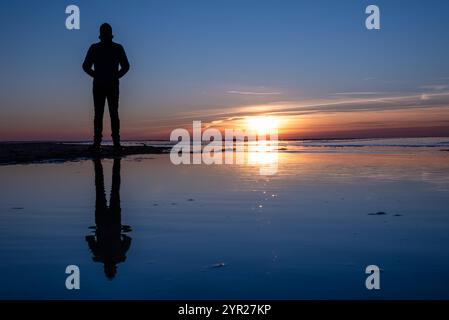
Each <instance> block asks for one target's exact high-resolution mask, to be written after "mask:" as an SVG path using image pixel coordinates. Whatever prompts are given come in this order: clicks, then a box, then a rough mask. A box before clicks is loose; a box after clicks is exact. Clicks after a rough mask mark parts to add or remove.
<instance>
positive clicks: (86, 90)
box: [0, 0, 449, 140]
mask: <svg viewBox="0 0 449 320" xmlns="http://www.w3.org/2000/svg"><path fill="white" fill-rule="evenodd" d="M69 4H76V5H78V6H79V7H80V10H81V29H80V30H72V31H69V30H67V29H66V28H65V19H66V17H67V15H66V14H65V7H66V6H67V5H69ZM369 4H376V5H378V6H379V7H380V10H381V30H380V31H368V30H367V29H366V28H365V27H364V23H365V18H366V15H365V13H364V12H365V8H366V6H367V5H369ZM448 14H449V1H446V0H441V1H437V0H432V1H401V0H388V1H380V0H375V1H355V0H341V1H335V0H329V1H316V0H314V1H312V0H310V1H299V0H295V1H279V0H263V1H262V0H258V1H252V0H238V1H233V0H226V1H225V0H221V1H218V0H217V1H197V0H190V1H185V0H184V1H167V0H163V1H162V0H161V1H56V0H55V1H39V2H38V1H34V2H33V3H31V1H20V0H19V1H1V2H0V26H1V28H0V39H1V40H2V46H1V51H0V56H1V59H0V70H1V75H2V76H1V77H0V140H82V139H90V138H91V131H92V120H91V119H92V118H93V103H92V97H91V85H92V84H91V80H90V79H89V77H88V76H87V75H85V74H84V73H83V71H82V69H81V64H82V61H83V59H84V56H85V53H86V50H87V49H88V47H89V46H90V44H91V43H93V42H96V41H98V27H99V25H100V24H101V23H103V22H109V23H111V25H112V26H113V30H114V35H115V38H114V40H115V41H116V42H119V43H121V44H123V45H124V47H125V50H126V51H127V54H128V58H129V60H130V63H131V70H130V72H129V74H128V75H126V77H125V78H123V80H122V83H121V105H120V113H121V117H122V137H123V138H124V139H145V138H161V139H163V138H168V137H169V133H170V131H171V130H172V129H174V128H177V127H188V126H191V121H192V120H202V121H203V122H204V123H205V124H206V125H207V124H210V123H212V122H214V124H216V125H217V126H221V127H233V126H236V125H238V122H239V121H241V120H242V119H244V118H245V117H247V116H249V115H257V114H270V115H276V116H279V117H280V119H282V127H281V131H280V133H281V137H288V138H319V137H390V136H443V135H444V136H449V54H448V53H449V19H448ZM106 117H107V114H106ZM106 117H105V128H107V129H108V130H107V134H108V132H109V120H108V119H107V118H106Z"/></svg>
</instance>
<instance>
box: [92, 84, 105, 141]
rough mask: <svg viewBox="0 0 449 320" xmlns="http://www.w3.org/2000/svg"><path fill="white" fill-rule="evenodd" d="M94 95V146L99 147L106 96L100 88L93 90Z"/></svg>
mask: <svg viewBox="0 0 449 320" xmlns="http://www.w3.org/2000/svg"><path fill="white" fill-rule="evenodd" d="M93 94H94V108H95V115H94V146H98V147H99V146H100V145H101V139H102V137H103V114H104V104H105V102H106V94H105V92H104V90H102V89H101V88H95V87H94V89H93Z"/></svg>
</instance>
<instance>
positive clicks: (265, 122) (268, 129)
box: [246, 116, 280, 135]
mask: <svg viewBox="0 0 449 320" xmlns="http://www.w3.org/2000/svg"><path fill="white" fill-rule="evenodd" d="M246 123H247V127H248V129H249V130H251V131H254V132H256V133H257V134H258V135H266V134H273V133H276V132H277V130H278V129H279V124H280V121H279V119H278V118H276V117H273V116H250V117H247V118H246Z"/></svg>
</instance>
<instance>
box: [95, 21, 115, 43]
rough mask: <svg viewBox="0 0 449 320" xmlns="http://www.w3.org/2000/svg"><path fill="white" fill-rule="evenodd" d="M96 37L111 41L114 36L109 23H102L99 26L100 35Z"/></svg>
mask: <svg viewBox="0 0 449 320" xmlns="http://www.w3.org/2000/svg"><path fill="white" fill-rule="evenodd" d="M98 38H100V40H102V41H111V40H112V38H114V36H113V35H112V27H111V25H110V24H109V23H103V24H102V25H101V26H100V36H99V37H98Z"/></svg>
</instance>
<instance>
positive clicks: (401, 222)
mask: <svg viewBox="0 0 449 320" xmlns="http://www.w3.org/2000/svg"><path fill="white" fill-rule="evenodd" d="M352 143H353V142H352ZM393 145H395V146H394V147H391V146H390V147H389V146H385V145H384V144H382V146H369V145H367V144H363V146H362V148H353V147H352V148H350V147H339V148H334V147H330V146H325V145H320V146H319V147H318V148H317V147H316V145H314V146H313V147H310V148H307V147H304V146H301V147H300V148H298V147H297V146H296V147H295V143H289V144H288V145H287V150H284V151H282V152H281V153H279V154H278V155H277V158H276V159H277V163H276V166H275V169H276V170H274V171H270V170H271V169H273V166H272V165H273V164H272V163H270V161H272V158H269V157H268V158H267V157H264V156H260V155H255V156H252V157H250V156H249V159H250V160H251V161H250V162H251V163H250V164H243V165H209V166H208V165H180V166H175V165H173V164H171V162H170V159H169V156H168V155H154V156H153V155H151V156H149V155H146V156H134V157H128V158H124V159H122V160H121V161H120V162H119V160H115V166H113V165H114V160H103V161H102V163H101V165H100V164H99V163H98V162H97V163H94V162H93V161H80V162H67V163H59V164H33V165H16V166H3V167H0V176H1V180H0V192H1V194H2V197H1V199H0V231H1V232H0V285H1V287H0V298H3V299H5V298H12V299H16V298H33V299H36V298H37V299H42V298H62V299H78V298H82V299H85V298H88V299H89V298H101V299H103V298H137V299H212V298H225V299H245V298H246V299H265V298H267V299H269V298H274V299H278V298H285V299H345V298H356V299H360V298H380V299H405V298H413V299H414V298H419V299H429V298H432V299H447V298H449V246H448V245H447V244H448V243H449V211H448V210H447V207H448V204H449V152H443V151H440V149H439V148H435V146H433V147H426V146H420V147H419V148H418V147H416V146H414V147H412V146H409V147H401V146H398V145H397V144H393ZM266 168H268V169H270V170H269V171H268V173H269V174H268V175H266V173H267V171H266V170H265V169H266ZM264 170H265V171H264ZM102 173H103V175H104V187H105V188H104V190H105V195H104V193H103V183H102V181H101V175H102ZM113 176H114V178H113ZM111 188H112V189H113V191H112V196H113V197H112V198H113V199H112V201H110V200H111V199H110V194H111ZM118 196H119V199H118ZM105 198H106V200H107V202H108V203H107V205H106V206H104V203H103V201H104V199H105ZM118 200H119V202H117V201H118ZM380 211H382V212H385V213H386V215H369V214H370V213H376V212H380ZM128 226H129V227H128ZM71 264H74V265H77V266H79V268H80V270H81V289H80V290H71V291H69V290H67V289H66V288H65V279H66V277H67V275H66V274H65V268H66V266H67V265H71ZM371 264H375V265H378V266H379V267H381V268H382V270H383V271H382V273H381V289H380V290H373V291H368V290H367V289H366V288H365V279H366V277H367V275H366V274H365V268H366V266H368V265H371ZM105 265H106V267H105ZM114 266H115V267H114Z"/></svg>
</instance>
